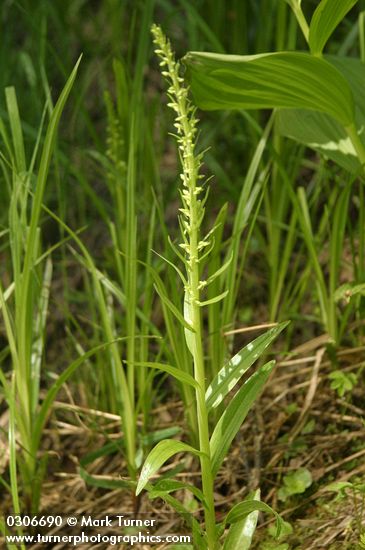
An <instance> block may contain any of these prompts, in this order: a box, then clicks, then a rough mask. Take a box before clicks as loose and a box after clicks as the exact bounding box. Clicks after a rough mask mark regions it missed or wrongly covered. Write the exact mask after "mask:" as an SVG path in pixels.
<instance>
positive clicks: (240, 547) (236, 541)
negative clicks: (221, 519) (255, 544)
mask: <svg viewBox="0 0 365 550" xmlns="http://www.w3.org/2000/svg"><path fill="white" fill-rule="evenodd" d="M252 500H257V501H259V500H260V490H259V489H257V491H256V492H255V494H254V496H253V499H252ZM258 517H259V510H254V511H253V512H251V513H249V514H248V515H247V516H246V517H245V518H244V519H242V520H241V521H237V522H235V523H233V524H232V525H231V527H230V529H229V531H228V535H227V537H226V539H225V541H224V545H223V550H248V549H249V548H250V546H251V542H252V537H253V535H254V533H255V530H256V525H257V519H258Z"/></svg>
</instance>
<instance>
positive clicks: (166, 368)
mask: <svg viewBox="0 0 365 550" xmlns="http://www.w3.org/2000/svg"><path fill="white" fill-rule="evenodd" d="M133 365H135V366H136V367H147V368H150V369H158V370H160V371H163V372H167V374H171V376H173V377H174V378H176V380H179V382H181V383H182V384H189V386H192V387H193V388H199V384H198V382H197V381H196V380H195V378H193V377H192V376H191V374H188V373H187V372H184V371H182V370H180V369H177V368H176V367H172V366H171V365H166V364H165V363H153V362H149V361H141V362H138V361H137V362H134V363H133Z"/></svg>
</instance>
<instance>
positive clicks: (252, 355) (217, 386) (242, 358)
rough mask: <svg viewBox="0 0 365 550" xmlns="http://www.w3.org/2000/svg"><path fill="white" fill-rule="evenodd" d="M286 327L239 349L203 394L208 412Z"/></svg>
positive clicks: (278, 328)
mask: <svg viewBox="0 0 365 550" xmlns="http://www.w3.org/2000/svg"><path fill="white" fill-rule="evenodd" d="M286 326H288V322H286V323H280V324H279V325H278V326H276V327H274V328H271V329H270V330H268V331H267V332H265V333H264V334H261V335H260V336H258V338H256V339H255V340H254V341H253V342H250V343H249V344H247V346H246V347H244V348H243V349H241V350H240V351H239V352H238V353H237V354H236V355H235V356H234V357H232V359H230V361H228V363H227V364H226V365H224V367H223V368H222V369H221V370H220V371H219V372H218V374H217V375H216V376H215V378H214V379H213V380H212V382H211V384H210V385H209V386H208V388H207V391H206V393H205V402H206V405H207V408H208V410H210V409H212V408H215V407H218V405H219V404H220V403H221V402H222V401H223V399H224V398H225V397H226V395H227V394H228V393H229V392H230V391H231V390H232V389H233V388H234V386H235V385H236V384H237V382H238V381H239V380H240V379H241V378H242V376H243V375H244V373H245V372H246V371H247V370H248V369H249V368H250V367H251V365H253V363H254V362H255V361H256V360H257V359H258V358H259V357H260V355H262V354H263V352H264V351H265V350H266V349H267V348H268V346H269V345H270V344H271V342H272V341H273V340H275V338H276V337H277V336H278V335H279V334H280V332H281V331H282V330H283V329H284V328H285V327H286Z"/></svg>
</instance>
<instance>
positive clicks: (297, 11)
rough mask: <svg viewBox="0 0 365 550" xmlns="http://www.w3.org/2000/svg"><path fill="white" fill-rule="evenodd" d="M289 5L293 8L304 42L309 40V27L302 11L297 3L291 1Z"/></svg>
mask: <svg viewBox="0 0 365 550" xmlns="http://www.w3.org/2000/svg"><path fill="white" fill-rule="evenodd" d="M290 5H291V7H292V9H293V12H294V15H295V17H296V19H297V21H298V24H299V26H300V28H301V31H302V33H303V35H304V38H305V40H306V42H307V43H308V42H309V27H308V23H307V20H306V18H305V17H304V13H303V12H302V8H301V7H300V6H299V4H298V3H296V2H292V3H291V4H290Z"/></svg>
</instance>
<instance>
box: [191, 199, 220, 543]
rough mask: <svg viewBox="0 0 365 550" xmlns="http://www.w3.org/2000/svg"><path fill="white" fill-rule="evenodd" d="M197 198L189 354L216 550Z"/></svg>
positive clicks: (207, 511)
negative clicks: (194, 382)
mask: <svg viewBox="0 0 365 550" xmlns="http://www.w3.org/2000/svg"><path fill="white" fill-rule="evenodd" d="M196 200H197V199H196V195H195V194H194V190H193V189H191V191H190V220H191V233H190V267H191V271H190V273H189V287H190V292H191V304H192V307H191V314H192V319H191V320H192V325H193V327H194V329H195V333H193V338H192V350H191V351H192V355H193V360H194V377H195V380H196V381H197V382H198V384H199V389H197V390H196V401H197V416H198V427H199V447H200V451H201V452H202V453H203V455H201V458H200V466H201V475H202V487H203V493H204V496H205V499H206V508H205V528H206V533H207V541H208V547H209V549H210V550H214V547H215V510H214V492H213V489H214V479H213V475H212V465H211V457H210V445H209V423H208V414H207V408H206V405H205V366H204V351H203V344H202V337H203V334H202V332H203V331H202V320H201V312H200V306H199V305H198V304H199V301H200V300H199V299H200V290H199V264H198V254H199V252H198V243H199V224H198V220H196V214H197V211H198V208H197V204H196Z"/></svg>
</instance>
